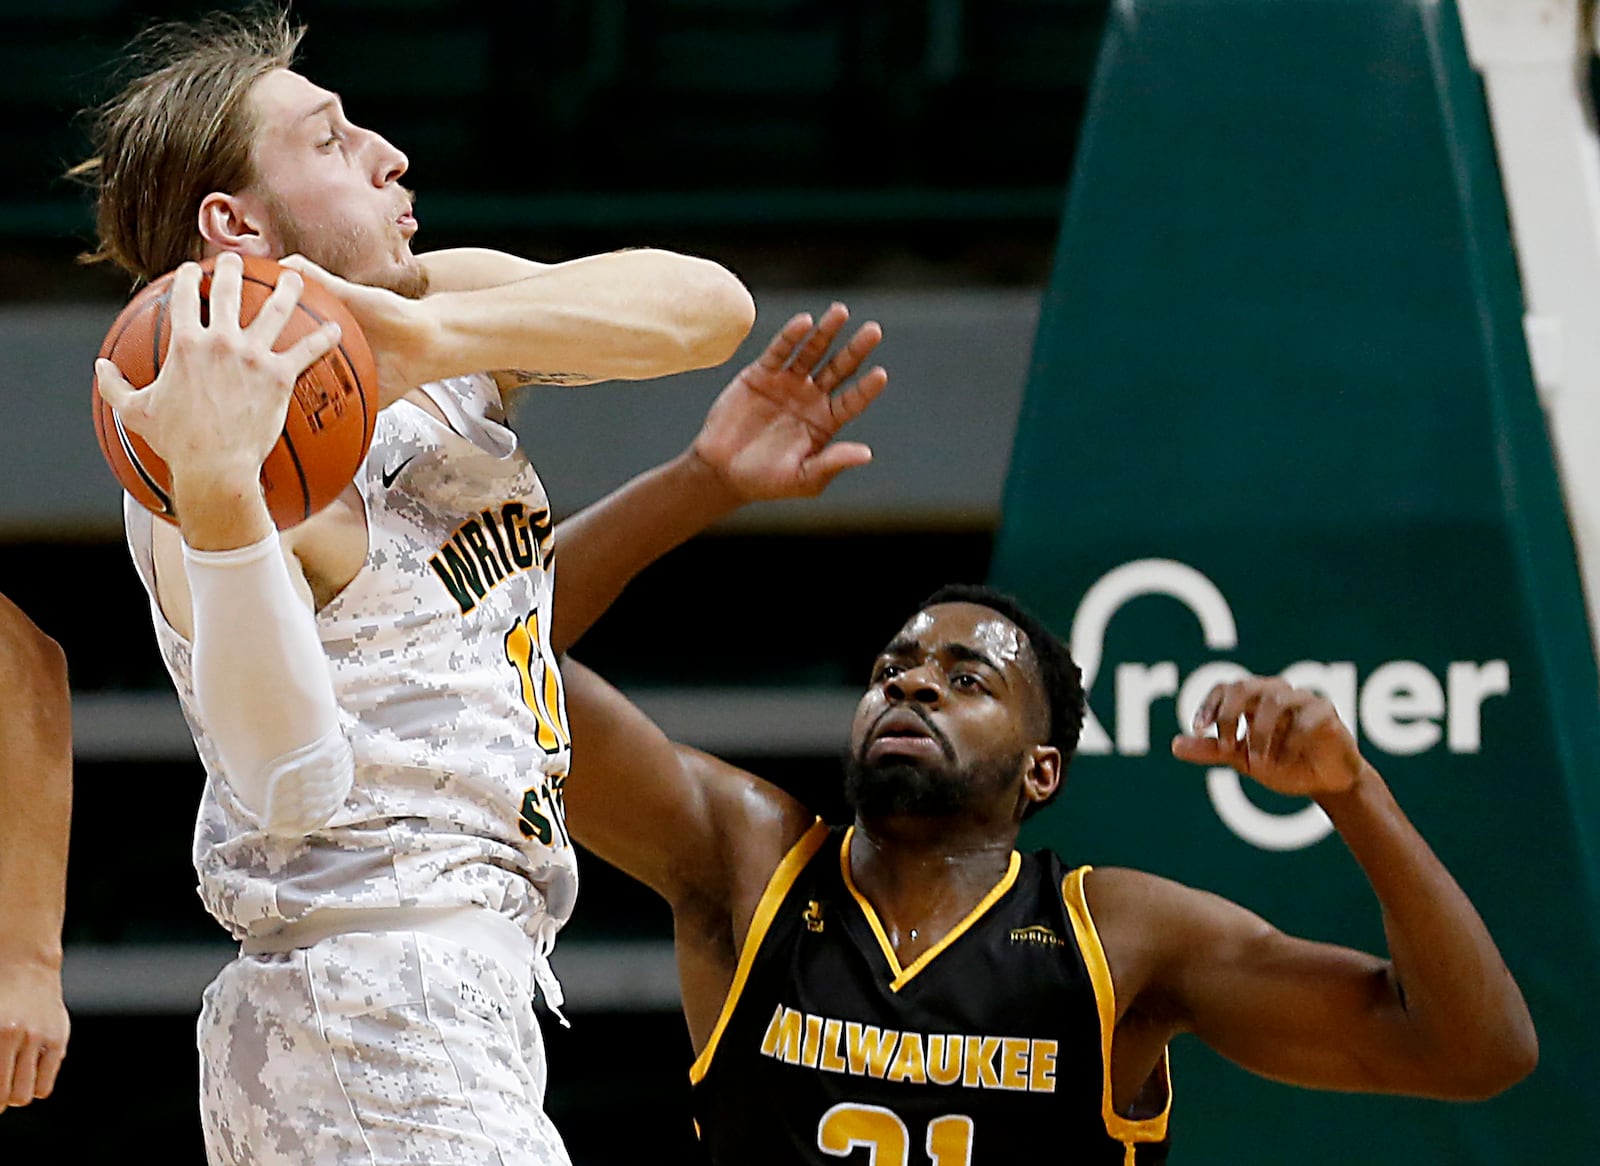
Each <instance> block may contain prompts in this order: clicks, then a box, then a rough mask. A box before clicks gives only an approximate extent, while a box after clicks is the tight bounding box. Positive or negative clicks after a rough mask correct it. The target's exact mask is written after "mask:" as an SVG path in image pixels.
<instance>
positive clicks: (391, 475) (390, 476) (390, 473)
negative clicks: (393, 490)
mask: <svg viewBox="0 0 1600 1166" xmlns="http://www.w3.org/2000/svg"><path fill="white" fill-rule="evenodd" d="M416 456H417V455H416V454H412V455H411V456H410V457H408V458H406V460H405V461H403V462H401V463H400V464H399V465H397V466H395V468H394V469H392V470H384V471H383V473H382V474H381V475H379V476H380V477H382V478H383V488H384V489H385V490H387V489H388V488H389V487H390V486H392V485H394V480H395V479H396V478H398V477H399V476H400V471H401V470H403V469H405V468H406V467H407V466H409V465H410V464H411V463H412V461H414V460H415V459H416Z"/></svg>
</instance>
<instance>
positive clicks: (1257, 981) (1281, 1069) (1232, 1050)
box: [1156, 884, 1426, 1092]
mask: <svg viewBox="0 0 1600 1166" xmlns="http://www.w3.org/2000/svg"><path fill="white" fill-rule="evenodd" d="M1167 886H1168V887H1170V888H1176V889H1175V890H1174V891H1172V892H1170V893H1169V894H1167V895H1165V896H1163V897H1164V898H1165V899H1166V902H1165V903H1164V904H1163V907H1164V910H1163V912H1162V913H1163V914H1164V915H1166V923H1165V925H1164V929H1165V930H1166V931H1167V932H1168V934H1169V935H1171V936H1172V939H1171V940H1170V947H1169V950H1168V951H1167V952H1165V953H1163V958H1162V959H1161V961H1160V971H1158V972H1157V974H1156V980H1157V981H1158V982H1159V987H1157V988H1156V992H1157V995H1158V996H1164V997H1165V998H1166V1000H1167V1002H1168V1004H1169V1006H1170V1008H1171V1009H1172V1012H1173V1014H1174V1015H1175V1016H1176V1017H1177V1018H1178V1023H1179V1025H1180V1027H1183V1028H1187V1029H1188V1030H1189V1031H1191V1032H1193V1033H1194V1034H1195V1035H1196V1036H1198V1037H1199V1038H1200V1039H1201V1040H1203V1041H1204V1042H1205V1043H1206V1044H1207V1045H1209V1046H1210V1047H1211V1048H1213V1049H1214V1050H1216V1051H1217V1052H1218V1053H1220V1054H1222V1055H1223V1056H1225V1057H1227V1058H1228V1059H1229V1060H1231V1061H1233V1062H1234V1063H1236V1064H1238V1065H1241V1066H1243V1067H1244V1068H1246V1069H1249V1070H1251V1071H1252V1072H1255V1073H1259V1074H1261V1075H1262V1076H1265V1077H1271V1078H1273V1079H1275V1080H1279V1081H1286V1082H1289V1083H1292V1084H1296V1085H1301V1086H1307V1087H1311V1088H1318V1089H1337V1090H1351V1091H1363V1092H1373V1091H1376V1092H1390V1091H1396V1090H1406V1091H1411V1090H1413V1089H1415V1088H1416V1087H1417V1085H1418V1083H1420V1082H1421V1081H1424V1080H1426V1074H1425V1067H1426V1059H1425V1057H1423V1056H1422V1055H1421V1054H1422V1050H1421V1049H1419V1048H1417V1047H1416V1043H1415V1040H1414V1033H1413V1031H1412V1030H1411V1028H1410V1026H1409V1025H1408V1024H1407V1018H1406V1015H1405V1007H1404V1000H1403V998H1402V996H1401V994H1400V993H1399V991H1398V989H1397V985H1396V983H1395V981H1394V979H1393V976H1392V973H1391V969H1390V965H1389V963H1388V961H1386V960H1383V959H1380V958H1378V957H1377V956H1374V955H1370V954H1367V953H1365V952H1360V951H1356V950H1354V949H1351V948H1348V947H1341V946H1338V945H1335V944H1329V943H1318V942H1313V941H1311V940H1306V939H1300V938H1297V937H1295V936H1291V935H1286V934H1284V933H1283V932H1282V931H1279V930H1278V929H1277V928H1275V927H1273V926H1272V925H1271V924H1269V923H1267V922H1266V921H1265V920H1263V919H1262V918H1261V917H1260V916H1258V915H1256V914H1254V913H1253V912H1251V911H1248V910H1246V909H1245V908H1243V907H1241V906H1239V905H1238V904H1236V903H1231V902H1229V901H1227V900H1226V899H1222V898H1220V897H1218V896H1216V895H1211V894H1208V893H1206V892H1203V891H1196V890H1193V889H1191V888H1188V887H1179V886H1178V885H1177V884H1167Z"/></svg>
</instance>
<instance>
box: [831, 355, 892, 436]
mask: <svg viewBox="0 0 1600 1166" xmlns="http://www.w3.org/2000/svg"><path fill="white" fill-rule="evenodd" d="M888 383H889V373H888V372H887V370H885V369H884V368H883V366H881V365H879V366H878V367H877V368H872V369H868V370H867V372H866V373H865V374H863V375H862V377H861V379H860V380H858V381H857V382H856V383H855V384H853V385H851V386H849V387H848V388H846V389H845V390H844V391H843V392H840V393H838V394H836V395H835V396H833V397H832V398H831V401H832V405H831V409H830V411H831V413H832V415H833V424H834V428H835V429H838V428H841V427H843V426H845V425H848V424H849V423H850V422H852V421H854V420H855V419H856V418H857V417H859V416H861V414H863V413H865V412H866V411H867V406H868V405H870V404H872V402H874V401H876V400H877V399H878V394H879V393H881V392H883V390H884V387H885V386H886V385H888Z"/></svg>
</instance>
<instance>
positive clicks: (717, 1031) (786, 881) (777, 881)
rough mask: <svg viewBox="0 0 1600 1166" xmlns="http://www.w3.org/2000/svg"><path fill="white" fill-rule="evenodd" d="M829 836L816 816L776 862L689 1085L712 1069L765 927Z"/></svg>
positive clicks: (693, 1067)
mask: <svg viewBox="0 0 1600 1166" xmlns="http://www.w3.org/2000/svg"><path fill="white" fill-rule="evenodd" d="M827 839H828V826H827V823H825V822H823V820H822V819H821V818H818V819H817V820H816V821H815V822H814V823H812V825H811V829H809V830H807V831H806V832H805V833H804V834H802V835H801V836H800V840H799V841H798V842H796V843H795V844H794V845H793V846H791V847H790V848H789V853H788V854H785V855H784V856H783V861H782V862H780V863H778V869H777V870H775V871H773V872H772V877H771V878H770V879H768V880H767V886H766V889H765V890H764V891H762V892H761V898H760V900H759V901H758V902H757V903H756V910H755V914H754V915H753V916H751V918H750V929H749V930H748V931H747V932H745V937H744V945H743V946H742V947H741V948H740V949H739V963H738V964H737V965H736V966H735V968H734V970H733V983H732V984H730V985H729V986H728V998H727V999H726V1000H724V1001H723V1002H722V1012H721V1013H720V1014H719V1015H718V1016H717V1024H716V1027H715V1028H713V1029H712V1030H711V1038H710V1039H709V1040H707V1041H706V1047H705V1048H703V1049H701V1050H700V1055H699V1056H698V1057H696V1058H695V1060H694V1064H693V1065H691V1066H690V1067H689V1084H690V1085H698V1084H699V1083H700V1082H701V1081H702V1080H703V1079H704V1078H705V1075H706V1073H707V1072H708V1071H709V1070H710V1068H711V1058H712V1057H713V1056H715V1055H716V1052H717V1043H718V1042H719V1041H721V1040H722V1033H723V1030H724V1029H726V1028H727V1027H728V1021H729V1020H731V1019H732V1018H733V1010H734V1009H735V1008H737V1007H738V1005H739V996H740V995H741V994H742V993H743V992H744V985H745V981H746V980H747V979H748V978H749V976H750V968H751V966H752V965H753V964H754V963H755V961H756V953H757V952H759V951H760V950H761V942H762V940H764V939H765V938H766V937H767V928H769V927H771V926H772V920H773V917H774V916H775V915H777V913H778V907H779V905H780V904H782V902H783V900H784V898H785V897H786V896H787V895H788V893H789V888H790V887H792V886H794V881H795V879H796V878H798V877H799V875H800V872H801V871H802V870H804V869H805V867H806V864H807V863H808V862H810V861H811V859H812V858H813V857H815V855H816V853H817V851H818V850H820V849H821V848H822V844H823V843H824V842H826V841H827Z"/></svg>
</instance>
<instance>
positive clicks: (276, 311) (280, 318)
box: [245, 271, 306, 348]
mask: <svg viewBox="0 0 1600 1166" xmlns="http://www.w3.org/2000/svg"><path fill="white" fill-rule="evenodd" d="M305 286H306V281H305V280H304V279H302V278H301V276H300V273H299V272H297V271H285V272H284V273H283V274H281V275H279V276H278V283H277V286H275V287H274V288H273V289H272V294H271V295H269V296H268V297H267V298H266V300H265V302H263V303H262V305H261V308H260V310H259V311H258V312H256V316H255V319H253V320H251V321H250V327H248V328H246V329H245V335H246V336H250V337H252V338H255V339H259V340H262V341H264V342H265V343H266V344H267V346H268V347H269V348H270V347H272V346H273V345H275V344H277V342H278V337H279V336H280V335H282V334H283V329H284V326H285V325H286V324H288V323H289V317H291V316H293V315H294V309H295V305H296V304H298V303H299V302H300V293H301V292H302V291H304V290H305Z"/></svg>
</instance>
